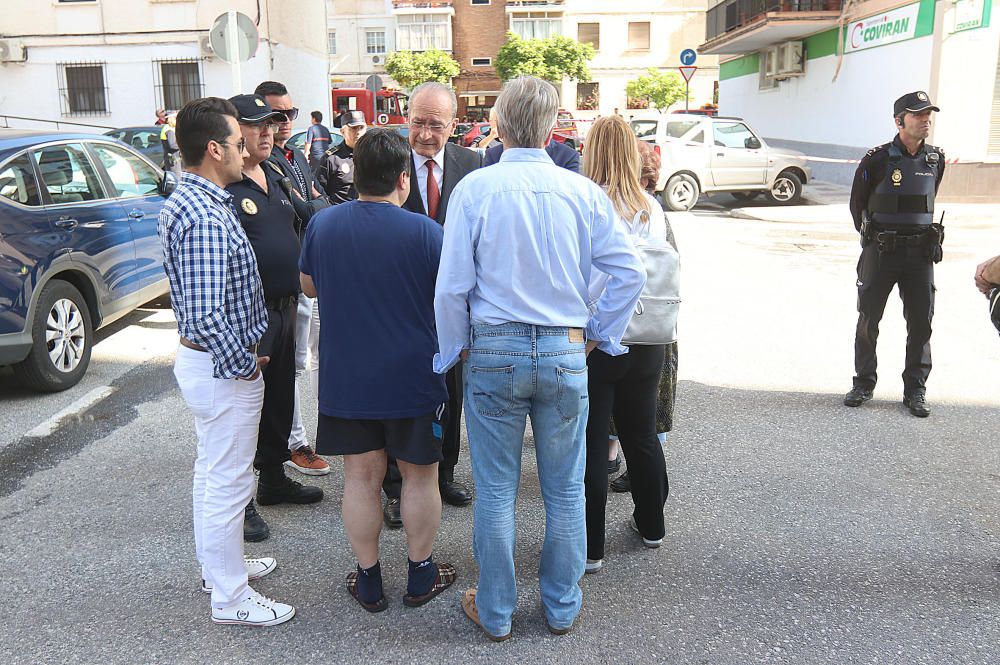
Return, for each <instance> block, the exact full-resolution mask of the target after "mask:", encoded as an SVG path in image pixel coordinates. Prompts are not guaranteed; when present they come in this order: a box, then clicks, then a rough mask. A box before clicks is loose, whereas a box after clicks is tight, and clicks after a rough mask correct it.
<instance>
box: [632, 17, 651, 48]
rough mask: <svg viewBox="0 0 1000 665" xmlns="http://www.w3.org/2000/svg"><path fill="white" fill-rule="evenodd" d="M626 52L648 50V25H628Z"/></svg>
mask: <svg viewBox="0 0 1000 665" xmlns="http://www.w3.org/2000/svg"><path fill="white" fill-rule="evenodd" d="M628 50H630V51H648V50H649V23H648V22H644V23H631V22H630V23H629V24H628Z"/></svg>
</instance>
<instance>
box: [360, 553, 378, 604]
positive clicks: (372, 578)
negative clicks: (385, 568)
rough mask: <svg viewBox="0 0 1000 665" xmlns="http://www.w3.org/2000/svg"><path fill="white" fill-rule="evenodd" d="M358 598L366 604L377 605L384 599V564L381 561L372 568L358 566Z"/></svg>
mask: <svg viewBox="0 0 1000 665" xmlns="http://www.w3.org/2000/svg"><path fill="white" fill-rule="evenodd" d="M358 598H360V599H361V601H362V602H365V603H369V604H371V603H377V602H378V601H379V599H381V598H382V564H381V562H379V561H376V562H375V565H374V566H372V567H371V568H362V567H361V565H360V564H358Z"/></svg>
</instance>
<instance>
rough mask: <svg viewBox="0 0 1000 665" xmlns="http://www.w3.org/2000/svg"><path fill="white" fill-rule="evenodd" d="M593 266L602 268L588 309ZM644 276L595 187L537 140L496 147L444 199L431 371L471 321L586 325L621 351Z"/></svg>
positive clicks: (608, 349) (613, 351)
mask: <svg viewBox="0 0 1000 665" xmlns="http://www.w3.org/2000/svg"><path fill="white" fill-rule="evenodd" d="M595 271H600V272H602V273H604V274H606V275H607V276H608V278H607V281H606V282H605V284H604V288H603V291H602V293H601V295H600V297H599V298H598V300H597V303H596V307H595V308H594V312H593V313H592V312H591V311H590V309H589V308H588V304H589V303H588V286H589V284H590V281H591V276H592V275H593V273H594V272H595ZM645 283H646V270H645V268H644V267H643V265H642V261H641V260H640V259H639V257H638V255H637V254H636V251H635V247H634V246H633V245H632V241H631V239H630V238H629V233H628V229H627V228H626V227H625V225H624V224H622V223H621V221H620V218H619V217H618V213H617V212H616V211H615V207H614V205H613V204H612V203H611V200H610V199H609V198H608V196H607V194H605V193H604V192H603V191H602V190H601V188H600V187H598V186H597V185H596V184H594V183H593V182H591V181H590V180H588V179H587V178H584V177H583V176H581V175H578V174H576V173H571V172H570V171H567V170H566V169H563V168H560V167H558V166H556V165H555V164H553V163H552V159H551V158H550V157H549V156H548V154H546V152H545V151H544V150H532V149H524V148H510V149H508V150H504V153H503V156H502V157H501V158H500V161H499V162H498V163H497V164H496V165H495V166H491V167H489V168H488V169H479V170H477V171H473V172H472V173H470V174H469V175H467V176H465V177H464V178H462V180H461V181H460V182H459V183H458V185H456V186H455V189H454V190H453V191H452V193H451V198H450V199H449V202H448V223H447V224H445V226H444V247H443V248H442V250H441V264H440V266H439V267H438V276H437V287H436V288H435V291H434V315H435V320H436V321H437V334H438V353H437V355H435V356H434V371H436V372H438V373H442V374H443V373H444V372H446V371H447V370H448V368H450V367H451V366H452V365H454V364H455V363H456V362H458V359H459V354H460V352H461V351H462V349H465V348H468V346H469V329H470V327H471V325H472V324H473V323H476V324H480V323H481V324H487V325H497V324H501V323H526V324H532V325H539V326H553V327H561V326H565V327H572V328H586V335H587V339H588V340H594V341H597V342H599V344H598V348H600V349H601V350H602V351H604V352H605V353H608V354H610V355H621V354H623V353H627V351H628V349H627V348H626V347H625V346H623V345H622V344H621V339H622V337H623V336H624V335H625V329H626V328H627V327H628V323H629V320H630V319H631V318H632V310H633V308H634V307H635V303H636V301H638V300H639V296H640V295H641V294H642V287H643V285H644V284H645Z"/></svg>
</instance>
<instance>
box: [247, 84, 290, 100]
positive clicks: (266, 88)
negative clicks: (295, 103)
mask: <svg viewBox="0 0 1000 665" xmlns="http://www.w3.org/2000/svg"><path fill="white" fill-rule="evenodd" d="M253 94H255V95H260V96H261V97H267V96H268V95H277V96H278V97H282V96H284V95H287V94H288V88H286V87H285V84H284V83H278V82H277V81H264V82H263V83H261V84H260V85H258V86H257V87H256V88H255V89H254V91H253Z"/></svg>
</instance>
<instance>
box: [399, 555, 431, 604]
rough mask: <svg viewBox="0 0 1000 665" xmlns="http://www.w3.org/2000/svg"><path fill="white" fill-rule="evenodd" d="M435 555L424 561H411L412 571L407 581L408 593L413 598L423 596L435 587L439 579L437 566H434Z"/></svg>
mask: <svg viewBox="0 0 1000 665" xmlns="http://www.w3.org/2000/svg"><path fill="white" fill-rule="evenodd" d="M433 559H434V555H431V556H429V557H427V558H426V559H425V560H423V561H410V560H409V558H407V561H408V562H409V564H410V566H409V568H410V571H409V574H408V575H407V580H406V592H407V593H408V594H410V595H411V596H423V595H424V594H426V593H427V592H429V591H430V590H431V587H432V586H434V580H435V578H437V566H435V565H434V561H433Z"/></svg>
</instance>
